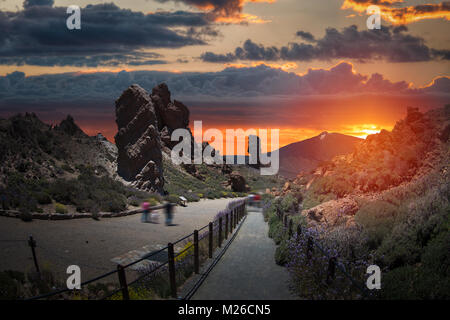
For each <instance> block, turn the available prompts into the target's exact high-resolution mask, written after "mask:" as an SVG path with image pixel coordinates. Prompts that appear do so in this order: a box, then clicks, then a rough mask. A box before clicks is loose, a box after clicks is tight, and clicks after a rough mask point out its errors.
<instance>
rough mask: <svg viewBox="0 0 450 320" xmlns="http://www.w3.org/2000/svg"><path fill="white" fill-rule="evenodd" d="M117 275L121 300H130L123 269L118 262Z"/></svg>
mask: <svg viewBox="0 0 450 320" xmlns="http://www.w3.org/2000/svg"><path fill="white" fill-rule="evenodd" d="M117 275H118V276H119V284H120V289H121V291H122V300H130V294H129V292H128V284H127V278H126V276H125V269H124V268H123V267H122V265H120V264H119V265H117Z"/></svg>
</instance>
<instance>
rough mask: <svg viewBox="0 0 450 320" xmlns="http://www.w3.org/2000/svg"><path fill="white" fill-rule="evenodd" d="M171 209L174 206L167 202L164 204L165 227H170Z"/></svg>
mask: <svg viewBox="0 0 450 320" xmlns="http://www.w3.org/2000/svg"><path fill="white" fill-rule="evenodd" d="M173 207H174V204H173V203H171V202H170V201H167V202H166V203H165V204H164V213H165V214H166V226H170V225H171V224H172V219H173Z"/></svg>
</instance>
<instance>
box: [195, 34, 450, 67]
mask: <svg viewBox="0 0 450 320" xmlns="http://www.w3.org/2000/svg"><path fill="white" fill-rule="evenodd" d="M405 31H407V28H406V27H382V28H381V29H380V30H361V31H359V30H358V28H357V26H355V25H352V26H349V27H346V28H344V29H342V30H341V31H339V30H337V29H335V28H328V29H326V31H325V35H324V37H323V38H321V39H317V40H316V41H314V43H313V44H305V43H289V44H288V45H286V46H283V47H280V48H277V47H273V46H272V47H266V46H264V45H262V44H257V43H255V42H253V41H252V40H250V39H249V40H247V41H245V43H244V45H243V46H242V47H238V48H236V49H235V51H234V52H231V53H227V54H215V53H213V52H206V53H204V54H202V55H201V59H202V60H203V61H205V62H230V61H236V60H253V61H255V60H263V61H276V60H288V61H311V60H331V59H355V60H357V61H359V62H368V61H374V60H385V61H388V62H421V61H430V60H433V59H448V55H447V54H445V53H446V51H445V50H441V51H437V50H435V49H432V48H429V47H428V46H427V45H426V44H425V42H424V40H423V39H422V38H420V37H417V36H413V35H410V34H407V33H405ZM301 35H303V36H305V34H303V33H301ZM311 36H312V35H311Z"/></svg>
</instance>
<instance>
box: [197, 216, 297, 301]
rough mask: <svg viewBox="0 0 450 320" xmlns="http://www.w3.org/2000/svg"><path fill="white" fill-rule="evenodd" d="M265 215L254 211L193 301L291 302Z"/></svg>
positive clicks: (286, 274) (283, 269)
mask: <svg viewBox="0 0 450 320" xmlns="http://www.w3.org/2000/svg"><path fill="white" fill-rule="evenodd" d="M268 231H269V227H268V225H267V223H266V222H265V221H264V218H263V215H262V213H261V212H259V211H258V212H255V211H250V212H249V213H248V216H247V218H246V220H245V221H244V224H243V225H242V227H241V229H240V230H239V233H238V234H237V236H236V238H235V239H234V241H233V242H232V243H231V245H230V247H229V248H228V250H227V251H226V252H225V254H224V255H223V257H222V258H221V259H220V261H219V262H218V263H217V265H216V266H215V267H214V269H213V270H212V271H211V273H210V274H209V275H208V277H207V278H206V279H205V281H204V282H203V284H202V285H201V286H200V288H199V289H198V290H197V292H196V293H195V294H194V296H193V297H192V300H250V299H251V300H253V299H254V300H291V299H296V298H295V297H294V296H293V295H291V293H290V292H289V290H288V281H289V278H288V273H287V270H286V269H285V268H284V267H280V266H278V265H276V264H275V259H274V255H275V249H276V246H275V243H274V242H273V240H272V239H270V238H269V237H268V235H267V234H268Z"/></svg>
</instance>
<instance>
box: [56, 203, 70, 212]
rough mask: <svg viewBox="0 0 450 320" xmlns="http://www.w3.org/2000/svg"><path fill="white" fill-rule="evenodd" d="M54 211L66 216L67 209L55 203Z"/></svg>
mask: <svg viewBox="0 0 450 320" xmlns="http://www.w3.org/2000/svg"><path fill="white" fill-rule="evenodd" d="M55 211H56V213H60V214H66V213H67V212H68V211H67V207H66V206H65V205H63V204H62V203H55Z"/></svg>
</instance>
